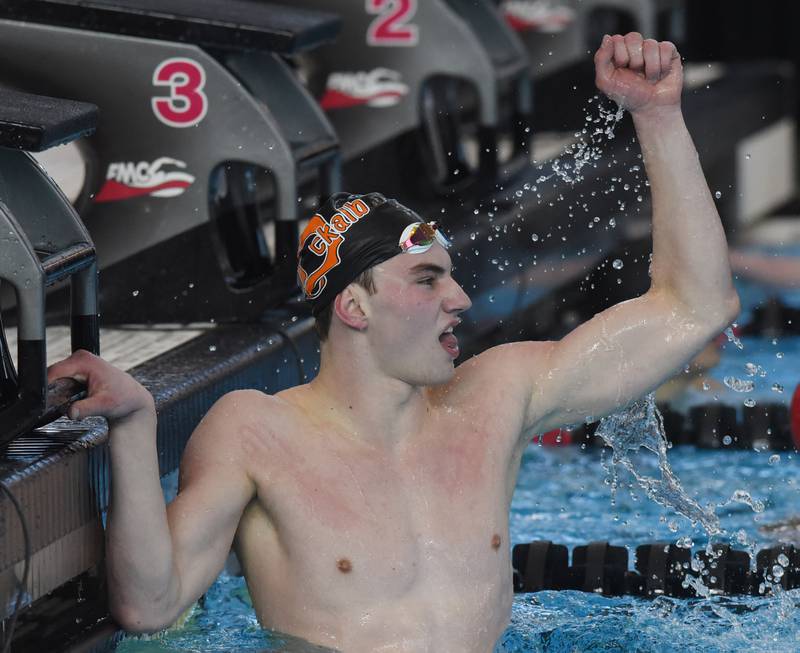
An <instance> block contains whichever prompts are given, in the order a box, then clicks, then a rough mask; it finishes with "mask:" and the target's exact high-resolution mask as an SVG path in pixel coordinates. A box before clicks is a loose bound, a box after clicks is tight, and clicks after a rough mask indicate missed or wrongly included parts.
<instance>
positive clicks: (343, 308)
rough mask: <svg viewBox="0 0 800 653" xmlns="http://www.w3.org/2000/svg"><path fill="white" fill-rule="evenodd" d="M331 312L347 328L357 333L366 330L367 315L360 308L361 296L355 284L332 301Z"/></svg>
mask: <svg viewBox="0 0 800 653" xmlns="http://www.w3.org/2000/svg"><path fill="white" fill-rule="evenodd" d="M333 310H334V312H335V313H336V315H337V316H338V317H339V319H340V320H341V321H342V322H344V323H345V324H346V325H347V326H349V327H350V328H352V329H356V330H357V331H363V330H364V329H366V328H367V315H366V313H365V312H364V309H363V308H362V306H361V295H360V293H359V288H358V286H357V285H356V284H352V283H351V284H350V285H349V286H347V288H345V289H344V290H343V291H342V292H340V293H339V294H338V295H336V299H334V300H333Z"/></svg>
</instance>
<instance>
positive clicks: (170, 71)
mask: <svg viewBox="0 0 800 653" xmlns="http://www.w3.org/2000/svg"><path fill="white" fill-rule="evenodd" d="M205 83H206V71H205V70H203V67H202V66H201V65H200V64H199V63H197V62H196V61H193V60H192V59H184V58H183V57H175V58H172V59H167V60H165V61H162V62H161V63H160V64H158V67H157V68H156V69H155V71H154V72H153V85H154V86H168V87H169V97H154V98H152V104H153V113H155V114H156V118H158V119H159V120H160V121H161V122H163V123H164V124H165V125H169V126H170V127H192V126H193V125H196V124H197V123H199V122H200V121H201V120H202V119H203V118H205V116H206V111H208V98H207V97H206V94H205V93H203V87H204V86H205Z"/></svg>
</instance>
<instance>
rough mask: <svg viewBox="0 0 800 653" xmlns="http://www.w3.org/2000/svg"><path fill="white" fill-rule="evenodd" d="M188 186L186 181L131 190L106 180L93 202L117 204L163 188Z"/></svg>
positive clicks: (128, 187) (169, 182) (116, 182)
mask: <svg viewBox="0 0 800 653" xmlns="http://www.w3.org/2000/svg"><path fill="white" fill-rule="evenodd" d="M190 185H191V184H190V182H188V181H165V182H164V183H163V184H159V185H158V186H153V187H151V188H132V187H130V186H126V185H125V184H121V183H119V182H118V181H115V180H113V179H108V180H107V181H106V183H105V184H103V187H102V188H101V189H100V192H99V193H97V195H96V196H95V198H94V201H95V202H117V201H119V200H127V199H130V198H131V197H139V196H141V195H150V194H151V193H154V192H156V191H158V190H163V189H165V188H188V187H189V186H190Z"/></svg>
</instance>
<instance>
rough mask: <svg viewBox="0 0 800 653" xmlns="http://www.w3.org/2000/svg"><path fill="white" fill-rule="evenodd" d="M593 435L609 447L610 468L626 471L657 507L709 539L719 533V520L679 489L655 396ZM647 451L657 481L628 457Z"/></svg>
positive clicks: (603, 424)
mask: <svg viewBox="0 0 800 653" xmlns="http://www.w3.org/2000/svg"><path fill="white" fill-rule="evenodd" d="M596 435H598V436H600V437H601V438H602V439H603V441H604V442H605V443H606V444H607V445H608V446H609V447H611V449H612V451H613V453H612V456H611V464H612V465H613V466H616V465H619V466H621V467H623V468H625V469H627V470H628V471H629V472H630V473H631V474H632V475H633V477H634V478H635V479H636V481H637V482H638V483H639V485H640V486H641V487H642V488H643V489H644V491H645V492H646V493H647V496H648V497H650V499H652V500H653V501H655V502H656V503H658V504H660V505H662V506H665V507H667V508H672V509H673V510H674V511H675V512H677V513H678V514H681V515H683V516H684V517H686V518H687V519H689V520H690V521H692V522H693V523H699V524H700V525H701V526H702V527H703V528H704V529H705V531H706V532H707V533H708V534H709V535H718V534H720V533H722V528H721V527H720V523H719V518H718V517H717V515H716V514H715V513H714V511H713V510H711V509H707V508H703V507H701V506H700V504H698V503H697V502H696V501H695V500H694V499H692V498H691V497H690V496H689V495H688V494H686V491H685V490H684V489H683V486H681V483H680V480H679V479H678V477H677V476H676V475H675V473H674V472H673V471H672V468H671V467H670V465H669V462H668V461H667V448H668V445H667V438H666V435H665V434H664V420H663V418H662V417H661V413H660V412H659V411H658V408H657V407H656V402H655V395H653V394H652V393H651V394H648V395H646V396H645V397H643V398H641V399H639V400H637V401H635V402H633V403H632V404H631V405H630V406H628V408H626V409H625V410H623V411H621V412H619V413H615V414H613V415H609V416H608V417H605V418H604V419H602V420H601V421H600V425H599V426H598V427H597V431H596ZM640 449H646V450H648V451H650V452H652V453H654V454H655V455H656V456H657V458H658V461H657V462H658V468H659V471H660V473H661V475H660V478H655V477H653V476H648V475H646V474H645V473H643V472H641V471H640V470H639V469H638V468H637V466H636V464H635V463H634V461H633V460H632V459H631V453H635V452H637V451H639V450H640Z"/></svg>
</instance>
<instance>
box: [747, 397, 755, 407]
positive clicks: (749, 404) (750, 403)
mask: <svg viewBox="0 0 800 653" xmlns="http://www.w3.org/2000/svg"><path fill="white" fill-rule="evenodd" d="M744 405H745V406H747V407H748V408H752V407H753V406H755V405H756V400H755V399H753V398H752V397H748V398H747V399H745V400H744Z"/></svg>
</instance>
